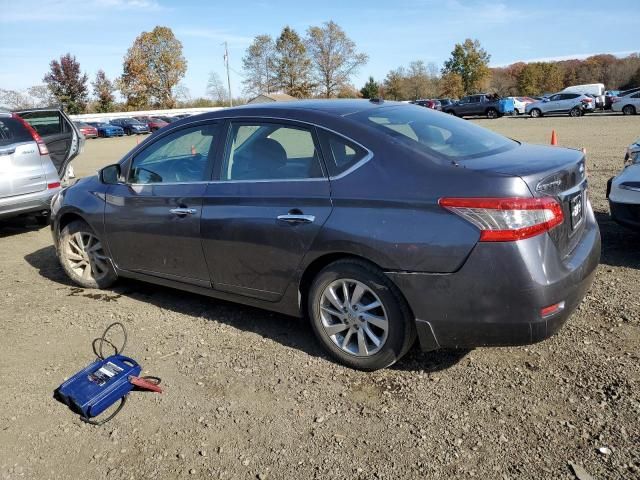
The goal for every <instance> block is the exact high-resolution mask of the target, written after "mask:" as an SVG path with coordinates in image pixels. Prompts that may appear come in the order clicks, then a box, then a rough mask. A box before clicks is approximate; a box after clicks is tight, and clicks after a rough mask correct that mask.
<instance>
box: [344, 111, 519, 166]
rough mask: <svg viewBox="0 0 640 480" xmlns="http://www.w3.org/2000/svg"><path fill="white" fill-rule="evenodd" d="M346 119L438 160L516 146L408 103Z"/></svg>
mask: <svg viewBox="0 0 640 480" xmlns="http://www.w3.org/2000/svg"><path fill="white" fill-rule="evenodd" d="M350 118H352V119H353V120H356V121H358V122H360V123H363V124H365V125H367V126H369V127H371V128H373V129H374V130H376V131H378V132H381V133H383V134H385V135H388V136H390V137H393V138H395V139H397V140H398V141H400V142H402V143H405V144H406V145H407V146H409V147H411V148H416V149H418V150H421V151H423V152H424V153H427V154H430V155H431V156H436V157H439V158H442V159H454V160H468V159H472V158H478V157H483V156H486V155H491V154H495V153H500V152H503V151H506V150H510V149H512V148H515V147H516V146H517V145H518V143H517V142H515V141H514V140H510V139H508V138H506V137H503V136H502V135H499V134H497V133H493V132H491V131H490V130H487V129H485V128H482V127H479V126H477V125H475V124H473V123H471V122H467V121H465V120H460V119H459V118H454V117H452V116H451V115H442V114H440V113H437V112H434V111H431V110H430V109H427V108H419V107H414V106H410V105H407V106H397V107H395V106H394V107H382V108H376V109H373V110H366V111H364V112H359V113H355V114H352V115H350Z"/></svg>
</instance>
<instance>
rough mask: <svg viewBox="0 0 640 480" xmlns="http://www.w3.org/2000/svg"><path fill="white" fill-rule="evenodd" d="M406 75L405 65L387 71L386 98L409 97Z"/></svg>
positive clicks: (384, 84) (385, 82) (385, 81)
mask: <svg viewBox="0 0 640 480" xmlns="http://www.w3.org/2000/svg"><path fill="white" fill-rule="evenodd" d="M405 77H406V74H405V70H404V67H398V68H396V69H395V70H391V71H390V72H389V73H387V76H386V77H385V79H384V83H383V88H384V92H385V96H386V98H388V99H390V100H404V99H406V98H407V94H406V88H405V87H406V82H405V80H406V78H405Z"/></svg>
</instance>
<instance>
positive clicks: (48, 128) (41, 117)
mask: <svg viewBox="0 0 640 480" xmlns="http://www.w3.org/2000/svg"><path fill="white" fill-rule="evenodd" d="M20 116H21V117H22V118H24V119H25V120H26V121H27V123H29V124H30V125H31V126H32V127H33V129H34V130H35V131H36V132H38V134H40V136H42V137H44V136H46V135H56V134H59V133H63V132H64V123H63V121H62V115H60V112H56V111H53V112H52V111H42V112H25V113H21V114H20Z"/></svg>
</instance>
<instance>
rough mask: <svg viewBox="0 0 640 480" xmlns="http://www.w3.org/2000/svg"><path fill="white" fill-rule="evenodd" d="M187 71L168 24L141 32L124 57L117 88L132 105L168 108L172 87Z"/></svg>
mask: <svg viewBox="0 0 640 480" xmlns="http://www.w3.org/2000/svg"><path fill="white" fill-rule="evenodd" d="M186 71H187V61H186V60H185V58H184V56H183V55H182V43H181V42H180V41H179V40H178V39H177V38H176V37H175V35H174V34H173V31H172V30H171V29H170V28H169V27H160V26H158V27H155V28H154V29H153V30H152V31H151V32H142V33H141V34H140V35H139V36H138V37H137V38H136V39H135V41H134V42H133V45H132V46H131V47H130V48H129V50H128V51H127V55H126V56H125V58H124V63H123V74H122V77H121V78H120V81H119V89H120V91H121V92H122V94H123V96H124V97H125V98H126V100H127V105H128V106H129V107H133V108H141V107H145V106H147V105H149V104H152V105H153V106H157V107H164V108H172V107H173V106H174V105H175V102H176V100H175V98H174V95H173V94H174V89H175V88H176V86H177V85H178V84H179V83H180V80H181V79H182V78H183V77H184V75H185V73H186Z"/></svg>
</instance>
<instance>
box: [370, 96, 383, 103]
mask: <svg viewBox="0 0 640 480" xmlns="http://www.w3.org/2000/svg"><path fill="white" fill-rule="evenodd" d="M369 101H370V102H371V103H383V102H384V98H381V97H379V98H370V99H369Z"/></svg>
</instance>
